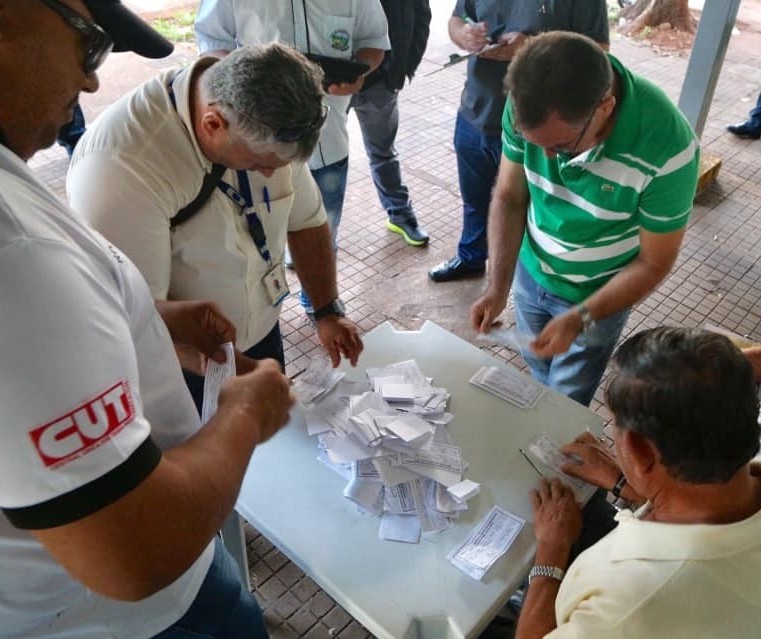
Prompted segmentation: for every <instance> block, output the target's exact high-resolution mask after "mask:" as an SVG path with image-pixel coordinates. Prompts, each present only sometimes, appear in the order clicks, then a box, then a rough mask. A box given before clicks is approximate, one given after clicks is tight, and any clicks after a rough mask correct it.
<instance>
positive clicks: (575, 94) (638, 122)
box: [471, 31, 699, 405]
mask: <svg viewBox="0 0 761 639" xmlns="http://www.w3.org/2000/svg"><path fill="white" fill-rule="evenodd" d="M578 69H583V70H584V73H578ZM505 85H506V87H507V89H508V90H509V96H510V98H509V100H508V104H507V105H506V106H505V113H504V117H503V136H502V139H503V146H502V152H503V155H502V161H501V164H500V170H499V176H498V178H497V185H496V187H495V189H494V194H493V196H492V201H491V206H490V210H489V285H488V287H487V289H486V292H485V294H484V295H483V297H481V298H480V299H479V300H477V301H476V303H475V304H474V305H473V307H472V309H471V322H472V325H473V327H474V328H475V329H476V330H478V331H482V332H488V331H489V330H490V328H491V326H492V324H493V322H494V321H495V320H496V319H497V317H498V316H499V314H500V313H501V312H502V310H503V309H504V308H505V304H506V302H507V295H508V293H509V292H510V290H511V284H512V292H513V302H514V305H515V318H516V322H517V325H518V329H519V330H520V331H521V332H522V333H523V334H524V335H525V336H526V337H527V338H530V339H531V343H530V345H529V346H528V347H527V348H525V349H523V350H522V355H523V357H524V359H525V360H526V363H527V364H528V365H529V367H530V369H531V374H532V375H533V376H534V377H535V378H536V379H537V380H539V381H540V382H542V383H543V384H546V385H548V386H549V387H550V388H553V389H555V390H557V391H559V392H561V393H564V394H565V395H568V396H569V397H571V398H572V399H575V400H576V401H578V402H579V403H581V404H584V405H588V404H589V402H590V401H591V400H592V397H593V395H594V392H595V390H596V388H597V385H598V384H599V382H600V378H601V377H602V374H603V372H604V371H605V366H606V364H607V362H608V359H609V358H610V355H611V353H612V352H613V348H614V347H615V344H616V342H617V340H618V337H619V335H620V334H621V331H622V329H623V327H624V325H625V323H626V319H627V317H628V315H629V309H630V308H631V306H632V305H633V304H635V303H636V302H638V301H639V300H640V299H642V298H643V297H645V296H646V295H649V294H650V293H651V292H652V291H653V290H654V289H655V287H656V286H658V284H659V283H660V282H661V280H663V278H664V277H666V275H668V273H669V271H670V270H671V267H672V265H673V264H674V260H676V257H677V254H678V252H679V247H680V245H681V242H682V238H683V236H684V231H685V228H686V225H687V220H688V218H689V215H690V212H691V211H692V200H693V198H694V196H695V186H696V184H697V178H698V156H699V145H698V140H697V138H696V136H695V133H694V132H693V131H692V128H691V127H690V125H689V123H688V122H687V120H686V119H685V118H684V116H683V115H682V113H681V112H680V111H679V109H677V107H676V106H675V105H674V104H673V103H672V102H671V101H670V100H669V99H668V97H667V96H666V95H665V94H664V93H663V91H661V90H660V89H659V88H658V87H656V86H654V85H653V84H651V83H650V82H648V81H647V80H645V79H644V78H641V77H638V76H635V75H634V74H633V73H631V72H630V71H629V70H628V69H626V68H625V67H624V66H623V65H622V64H621V63H620V62H619V61H618V60H616V59H615V58H614V57H613V56H608V55H606V53H605V52H604V51H603V50H602V49H601V48H600V47H599V46H598V45H597V44H596V43H594V42H593V41H592V40H590V39H589V38H586V37H584V36H581V35H578V34H574V33H568V32H560V31H556V32H551V33H544V34H542V35H539V36H536V37H535V38H532V39H531V40H529V42H528V43H526V44H525V45H524V46H523V47H522V48H521V50H520V51H519V52H518V54H517V55H516V57H515V58H514V59H513V62H512V64H511V65H510V71H509V72H508V74H507V78H506V81H505Z"/></svg>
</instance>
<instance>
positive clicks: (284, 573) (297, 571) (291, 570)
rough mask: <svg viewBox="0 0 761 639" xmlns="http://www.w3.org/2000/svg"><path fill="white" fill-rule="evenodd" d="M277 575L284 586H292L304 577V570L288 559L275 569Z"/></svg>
mask: <svg viewBox="0 0 761 639" xmlns="http://www.w3.org/2000/svg"><path fill="white" fill-rule="evenodd" d="M277 576H278V579H280V581H282V582H283V583H284V584H285V586H286V588H292V587H293V586H294V585H296V583H297V582H299V581H300V580H301V579H303V578H304V577H305V575H304V571H303V570H301V568H299V567H298V566H297V565H296V564H294V563H292V562H290V561H289V562H288V563H286V564H285V565H284V566H283V567H282V568H281V569H280V570H278V571H277Z"/></svg>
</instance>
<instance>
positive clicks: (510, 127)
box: [502, 99, 526, 164]
mask: <svg viewBox="0 0 761 639" xmlns="http://www.w3.org/2000/svg"><path fill="white" fill-rule="evenodd" d="M525 150H526V142H525V140H524V139H523V138H522V137H521V136H520V135H518V133H517V132H516V130H515V126H514V124H513V106H512V103H511V101H510V100H509V99H508V100H506V101H505V109H504V111H503V112H502V153H503V155H504V156H505V157H506V158H507V159H508V160H510V161H511V162H515V163H516V164H523V156H524V154H525Z"/></svg>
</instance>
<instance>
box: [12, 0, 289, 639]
mask: <svg viewBox="0 0 761 639" xmlns="http://www.w3.org/2000/svg"><path fill="white" fill-rule="evenodd" d="M112 47H113V48H114V49H115V50H117V51H126V50H134V51H136V52H137V53H139V54H141V55H146V56H149V57H163V56H166V55H168V54H169V53H170V52H171V49H172V47H171V44H170V43H169V42H167V41H166V40H164V39H163V38H162V37H161V36H159V35H158V34H157V33H156V32H154V31H153V30H152V29H151V28H150V27H148V25H146V24H145V23H143V22H142V21H141V20H139V19H138V18H137V17H136V16H135V15H134V14H132V13H131V12H129V11H128V10H127V9H125V8H124V7H123V6H122V5H121V4H120V3H119V1H118V0H65V1H64V0H0V77H2V82H3V90H2V91H0V194H1V195H0V274H1V275H0V298H1V299H2V300H3V303H2V311H0V350H2V353H3V358H2V366H3V371H2V375H0V377H1V378H2V384H0V424H2V426H0V428H2V437H3V445H2V446H1V447H0V508H1V509H2V512H3V516H2V517H0V565H1V566H2V570H0V637H3V638H9V639H10V638H13V639H16V638H18V637H25V638H27V639H64V638H70V637H77V638H78V639H103V637H130V639H150V638H152V637H154V638H157V639H190V638H192V637H199V636H204V637H213V638H215V639H239V638H240V637H244V636H245V637H251V638H254V639H265V638H266V636H267V633H266V630H265V628H264V623H263V619H262V614H261V611H260V609H259V607H258V605H257V604H256V601H255V600H254V599H253V597H252V596H251V595H250V593H249V592H248V589H244V588H243V587H242V584H241V583H240V580H239V577H238V574H239V573H238V571H237V568H236V566H235V564H234V562H233V560H232V558H231V557H230V556H229V554H228V553H227V552H226V551H225V549H224V547H223V545H222V544H221V542H220V541H219V539H218V537H217V534H216V533H217V531H218V530H219V528H220V527H221V526H222V524H223V522H224V521H225V519H226V517H227V516H228V515H229V513H230V512H231V510H232V508H233V505H234V503H235V499H236V498H237V495H238V491H239V490H240V484H241V482H242V479H243V475H244V473H245V470H246V467H247V465H248V462H249V460H250V457H251V454H252V452H253V450H254V448H255V447H256V446H257V445H258V444H260V443H262V442H264V441H266V440H267V439H268V438H269V437H270V436H271V435H272V434H273V433H275V432H276V431H277V430H278V429H279V428H280V427H281V426H282V425H283V424H284V423H285V422H286V420H287V418H288V411H289V407H290V403H291V400H290V397H289V384H288V380H287V378H285V376H284V375H283V374H282V373H281V372H280V371H279V369H278V365H277V363H276V362H274V361H272V360H269V361H263V362H260V363H259V365H258V366H257V368H256V370H254V371H252V372H250V373H248V374H245V375H241V376H238V377H234V378H232V379H230V380H228V381H227V382H226V383H225V384H224V385H223V387H222V392H221V394H220V398H219V404H218V410H217V413H216V414H215V415H214V416H213V417H212V418H211V419H210V420H209V422H208V423H207V424H206V425H204V426H203V427H201V426H200V424H199V419H198V415H197V413H196V410H195V407H194V406H193V403H192V400H191V398H190V395H189V393H188V391H187V389H186V388H185V385H184V383H183V380H182V376H181V372H180V367H179V364H178V362H177V358H176V357H175V354H174V349H173V345H172V340H171V338H170V332H171V333H172V334H174V335H175V336H176V337H177V338H178V339H180V340H181V341H183V342H185V343H186V344H187V345H188V346H191V345H193V344H194V343H195V339H194V338H191V337H189V336H191V335H193V334H194V333H195V334H196V336H198V335H199V334H205V336H206V337H207V338H210V339H211V341H212V343H213V344H214V345H213V347H212V349H211V352H213V351H214V350H215V349H217V348H218V347H219V343H220V342H223V341H228V340H230V339H232V338H233V337H234V336H233V331H232V330H231V327H230V325H229V324H228V323H227V322H226V321H225V320H224V318H222V317H220V316H219V315H218V314H217V313H216V312H215V310H214V307H213V305H208V304H200V305H199V304H195V305H194V304H191V303H189V302H183V303H174V304H171V303H166V304H162V305H161V306H162V307H163V308H164V309H168V308H170V307H171V308H172V309H173V310H172V312H171V313H170V314H168V315H166V318H167V319H169V318H170V317H171V321H169V323H168V325H165V324H164V322H163V321H162V317H161V316H160V315H159V313H158V312H157V307H156V305H154V301H153V299H152V298H151V295H150V293H149V291H148V288H147V286H146V284H145V281H144V279H143V278H142V277H141V276H140V273H139V272H138V270H137V269H136V268H135V266H134V264H132V262H131V261H130V260H129V258H127V257H126V256H125V255H124V254H123V253H122V252H121V251H119V249H117V248H116V247H115V246H113V245H112V244H109V243H108V241H107V240H105V239H104V238H103V237H102V236H101V235H100V234H99V233H96V232H94V231H93V230H91V229H90V228H89V227H88V226H87V225H85V224H83V223H82V222H81V220H79V219H78V218H77V217H76V216H75V215H74V214H73V213H72V211H71V210H70V209H68V207H67V206H66V205H65V203H63V202H62V201H61V199H60V198H58V197H57V196H56V195H55V194H54V193H53V192H51V191H50V190H49V189H48V188H47V187H46V186H45V185H43V184H42V183H41V182H39V180H38V179H37V178H36V177H35V176H34V174H33V173H32V172H31V171H30V169H29V167H28V166H27V165H26V162H27V161H28V160H29V158H31V157H32V156H33V155H34V154H35V152H36V151H38V150H40V149H42V148H45V147H47V146H50V145H51V144H53V143H54V141H55V138H56V133H57V131H58V130H59V129H60V127H61V126H62V125H64V124H65V123H66V122H67V121H69V120H70V119H71V118H72V112H73V108H74V107H75V106H76V104H77V103H78V96H79V93H80V92H81V91H86V92H88V93H89V92H94V91H96V90H97V89H98V76H97V74H96V71H97V69H98V67H99V66H100V64H101V63H102V62H103V60H104V59H105V58H106V56H107V55H108V53H109V51H111V49H112ZM188 309H190V310H193V309H196V310H200V311H201V312H200V314H197V313H195V312H191V313H185V312H184V311H185V310H188ZM199 318H200V319H199ZM167 327H169V329H170V331H168V330H167ZM205 352H206V353H207V354H211V352H209V351H208V350H206V351H205Z"/></svg>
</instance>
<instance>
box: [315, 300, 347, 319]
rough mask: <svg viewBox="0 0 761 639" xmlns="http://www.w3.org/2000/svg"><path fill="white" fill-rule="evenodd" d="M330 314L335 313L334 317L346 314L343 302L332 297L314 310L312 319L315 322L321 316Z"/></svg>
mask: <svg viewBox="0 0 761 639" xmlns="http://www.w3.org/2000/svg"><path fill="white" fill-rule="evenodd" d="M331 315H335V316H336V317H344V316H345V315H346V307H345V306H344V303H343V302H342V301H341V300H340V299H338V298H336V299H334V300H333V301H331V302H330V303H328V304H326V305H325V306H322V307H320V308H318V309H317V310H316V311H315V312H314V321H315V322H316V321H318V320H321V319H322V318H323V317H330V316H331Z"/></svg>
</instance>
